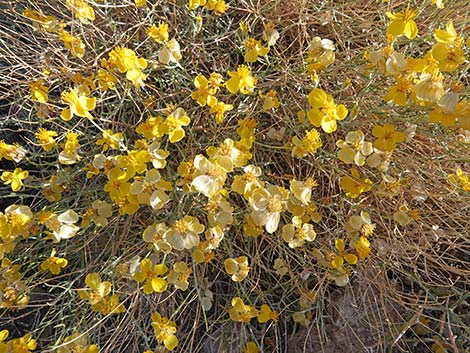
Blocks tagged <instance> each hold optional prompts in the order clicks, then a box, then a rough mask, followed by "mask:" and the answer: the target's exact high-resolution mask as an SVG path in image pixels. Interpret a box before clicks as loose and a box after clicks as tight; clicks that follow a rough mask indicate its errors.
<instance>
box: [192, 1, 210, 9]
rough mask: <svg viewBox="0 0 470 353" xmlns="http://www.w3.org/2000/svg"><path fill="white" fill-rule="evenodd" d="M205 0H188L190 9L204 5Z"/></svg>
mask: <svg viewBox="0 0 470 353" xmlns="http://www.w3.org/2000/svg"><path fill="white" fill-rule="evenodd" d="M206 2H207V0H188V7H189V9H190V10H196V9H197V8H198V7H199V6H204V5H205V4H206Z"/></svg>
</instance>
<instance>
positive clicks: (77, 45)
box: [59, 30, 85, 59]
mask: <svg viewBox="0 0 470 353" xmlns="http://www.w3.org/2000/svg"><path fill="white" fill-rule="evenodd" d="M59 38H60V39H61V40H62V41H63V42H64V45H65V47H66V48H67V49H68V50H70V52H71V53H72V55H73V56H75V57H77V58H80V59H81V58H83V56H84V55H85V44H83V42H82V40H81V39H80V38H78V37H74V36H73V35H72V34H71V33H69V32H67V31H64V30H61V31H59Z"/></svg>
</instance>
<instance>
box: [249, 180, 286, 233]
mask: <svg viewBox="0 0 470 353" xmlns="http://www.w3.org/2000/svg"><path fill="white" fill-rule="evenodd" d="M288 198H289V192H288V191H287V190H286V189H284V188H282V187H279V186H269V187H268V188H266V189H265V188H259V189H256V190H255V191H254V192H253V194H252V195H251V197H250V199H249V202H250V206H251V208H252V209H253V212H252V216H253V220H254V221H255V223H256V224H257V225H260V226H265V227H266V231H267V232H268V233H270V234H272V233H274V232H275V231H276V230H277V228H278V226H279V221H280V219H281V212H283V211H285V210H286V207H287V199H288Z"/></svg>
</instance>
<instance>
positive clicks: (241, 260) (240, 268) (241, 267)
mask: <svg viewBox="0 0 470 353" xmlns="http://www.w3.org/2000/svg"><path fill="white" fill-rule="evenodd" d="M224 266H225V271H227V273H228V274H229V275H231V278H232V281H235V282H241V281H243V280H244V279H245V278H246V276H248V272H249V271H250V267H249V266H248V258H247V257H246V256H239V257H237V258H236V259H232V258H228V259H226V260H225V261H224Z"/></svg>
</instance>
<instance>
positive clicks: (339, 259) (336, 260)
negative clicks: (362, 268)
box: [330, 239, 358, 269]
mask: <svg viewBox="0 0 470 353" xmlns="http://www.w3.org/2000/svg"><path fill="white" fill-rule="evenodd" d="M345 246H346V243H345V242H344V240H343V239H335V248H336V250H338V252H339V254H334V255H332V256H333V259H332V260H331V261H330V266H331V268H334V269H339V268H341V267H343V264H344V261H345V260H346V262H347V263H349V264H351V265H355V264H357V261H358V260H357V256H356V255H354V254H350V253H347V252H345V251H344V249H345Z"/></svg>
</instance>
